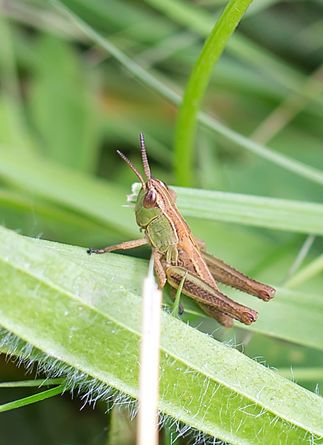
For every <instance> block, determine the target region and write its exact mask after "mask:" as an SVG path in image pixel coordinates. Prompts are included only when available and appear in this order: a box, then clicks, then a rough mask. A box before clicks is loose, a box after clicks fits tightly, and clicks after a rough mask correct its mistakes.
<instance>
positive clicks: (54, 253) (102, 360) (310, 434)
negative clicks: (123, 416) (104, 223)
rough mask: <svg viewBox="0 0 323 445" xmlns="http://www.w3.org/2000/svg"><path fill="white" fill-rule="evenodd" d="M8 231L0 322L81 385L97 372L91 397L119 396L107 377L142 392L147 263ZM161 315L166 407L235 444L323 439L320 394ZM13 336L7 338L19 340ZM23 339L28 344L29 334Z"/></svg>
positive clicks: (127, 390)
mask: <svg viewBox="0 0 323 445" xmlns="http://www.w3.org/2000/svg"><path fill="white" fill-rule="evenodd" d="M0 239H1V243H0V282H1V283H4V282H5V283H6V285H5V286H1V288H2V292H1V294H0V306H1V311H0V324H1V325H2V326H3V327H4V328H5V329H7V330H9V331H11V332H13V333H14V334H16V335H18V336H19V337H21V338H22V339H24V340H25V341H28V342H29V343H30V344H31V345H32V346H33V347H35V348H36V349H34V350H33V351H32V352H31V355H30V356H29V358H30V359H32V357H35V358H36V359H37V360H40V361H41V365H42V369H43V370H46V369H47V371H49V370H51V372H52V373H55V372H56V373H57V372H60V373H64V371H65V373H66V372H67V373H68V375H69V378H70V379H72V378H73V377H72V376H76V381H75V382H74V384H75V383H78V384H81V383H83V384H84V385H85V386H84V388H86V378H87V377H86V375H87V376H89V377H91V378H92V380H90V381H89V382H90V383H89V385H88V387H87V388H88V391H89V388H92V390H93V387H94V388H96V392H95V393H94V394H93V393H91V392H90V393H89V392H88V393H87V395H86V397H87V399H88V400H91V397H92V398H95V399H97V398H98V397H99V396H100V395H102V396H103V395H104V394H108V396H109V397H111V392H110V393H109V392H108V390H107V388H106V385H108V387H110V388H111V391H112V390H116V389H117V390H118V391H121V392H122V393H123V394H126V395H128V396H131V397H137V394H138V351H139V341H140V316H139V314H140V306H141V301H140V300H141V299H140V297H139V294H140V292H139V293H138V289H137V291H135V292H133V289H134V288H135V287H137V288H138V285H139V284H140V287H141V281H142V278H143V276H144V273H145V263H144V262H141V261H138V260H135V259H133V258H125V257H122V256H120V255H113V254H111V255H107V256H106V257H105V258H103V257H89V256H88V255H86V253H85V252H84V251H83V250H81V251H80V250H79V249H77V248H75V247H72V246H63V245H57V244H53V243H46V242H43V241H40V240H29V239H26V238H23V237H21V236H19V235H17V234H15V233H13V232H10V231H8V230H5V229H1V230H0ZM69 256H70V257H73V258H74V259H76V261H74V260H73V261H71V260H70V259H69ZM115 261H117V262H119V266H117V263H116V262H115ZM115 266H117V269H115ZM93 268H94V269H96V270H97V273H93ZM117 270H118V271H117ZM116 272H117V273H116ZM124 273H127V276H128V278H127V279H131V280H132V281H134V282H135V283H136V284H134V283H133V284H132V286H131V287H130V288H129V287H128V286H127V283H124V282H122V279H121V276H122V274H124ZM112 277H114V278H113V279H111V278H112ZM124 285H125V286H124ZM131 289H132V290H131ZM9 296H10V298H9ZM129 307H131V310H129ZM162 315H163V316H162V338H161V367H160V370H161V379H160V385H161V388H160V404H159V407H160V409H161V411H162V412H163V413H164V414H167V415H169V416H171V417H172V418H173V419H176V420H178V421H182V422H185V423H187V424H188V425H189V426H190V427H192V428H196V429H199V430H201V431H203V432H204V433H206V434H210V435H212V436H213V437H217V438H218V439H222V440H224V441H227V442H230V443H232V444H241V443H244V444H246V445H247V444H250V445H252V444H254V440H255V437H257V444H258V445H265V444H266V445H274V444H275V445H276V444H277V443H278V442H279V441H280V442H281V443H282V442H283V443H284V444H285V445H291V444H295V443H297V444H299V445H303V444H304V445H305V444H307V443H308V441H309V440H310V439H312V440H316V443H319V442H320V440H321V436H322V435H323V428H322V419H321V412H322V410H323V401H322V399H321V398H320V397H318V396H317V395H315V394H313V393H310V392H309V391H307V390H305V389H303V388H301V387H299V386H297V385H295V384H294V383H293V382H290V381H288V380H285V379H283V378H282V377H280V376H279V375H278V374H277V373H275V372H273V371H272V370H270V369H267V368H265V367H263V366H262V365H260V364H258V363H256V362H255V361H253V360H250V359H249V358H248V357H246V356H244V355H243V354H241V353H239V352H238V351H237V350H234V349H231V348H228V347H227V346H225V345H223V344H221V343H218V342H217V341H215V340H213V339H212V338H210V337H208V336H206V335H204V334H202V333H200V332H198V331H196V330H194V329H191V328H190V327H189V326H187V325H186V324H185V323H182V322H180V321H178V320H176V319H174V318H173V317H171V316H170V315H168V314H165V313H163V314H162ZM6 338H7V340H5V341H7V343H8V342H9V343H10V339H13V337H6ZM14 345H15V346H14V348H15V349H14V350H15V351H17V347H18V346H17V343H16V342H15V341H14ZM21 348H22V349H20V350H23V349H24V350H25V351H26V348H23V343H22V344H21ZM18 350H19V347H18ZM42 352H43V353H45V354H49V355H50V357H48V356H44V355H43V354H42ZM24 359H25V360H27V357H26V356H25V357H24ZM62 362H63V363H62ZM46 363H48V366H47V368H46ZM68 370H70V371H69V372H68ZM76 371H79V372H81V374H76ZM84 373H85V374H84ZM74 378H75V377H74ZM93 379H94V380H93ZM71 382H72V381H71ZM102 384H104V385H105V386H102ZM95 385H97V386H95ZM118 400H120V396H118V397H117V398H116V399H115V402H116V403H118ZM121 400H122V399H121ZM185 431H187V428H185Z"/></svg>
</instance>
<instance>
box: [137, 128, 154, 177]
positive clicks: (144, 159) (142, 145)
mask: <svg viewBox="0 0 323 445" xmlns="http://www.w3.org/2000/svg"><path fill="white" fill-rule="evenodd" d="M139 141H140V150H141V158H142V163H143V166H144V171H145V175H146V176H147V178H148V179H151V173H150V167H149V162H148V158H147V152H146V147H145V138H144V134H143V133H140V136H139Z"/></svg>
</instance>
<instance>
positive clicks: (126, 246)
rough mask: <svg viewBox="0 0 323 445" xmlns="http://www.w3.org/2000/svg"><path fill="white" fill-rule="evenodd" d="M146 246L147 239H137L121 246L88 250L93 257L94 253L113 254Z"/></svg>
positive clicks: (115, 245)
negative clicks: (117, 251) (116, 251)
mask: <svg viewBox="0 0 323 445" xmlns="http://www.w3.org/2000/svg"><path fill="white" fill-rule="evenodd" d="M145 244H148V241H147V240H146V238H142V239H135V240H132V241H125V242H124V243H120V244H114V245H113V246H107V247H103V248H102V249H92V248H89V249H87V253H88V254H89V255H91V254H92V253H96V254H102V253H107V252H113V251H115V250H128V249H134V248H135V247H140V246H144V245H145Z"/></svg>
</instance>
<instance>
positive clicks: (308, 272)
mask: <svg viewBox="0 0 323 445" xmlns="http://www.w3.org/2000/svg"><path fill="white" fill-rule="evenodd" d="M322 270H323V255H320V256H318V257H317V258H315V260H313V261H311V262H310V263H309V264H307V265H306V266H304V267H303V268H302V269H301V270H299V271H298V272H297V273H295V274H294V275H293V276H292V277H291V278H289V279H288V280H287V281H286V282H285V284H284V285H285V287H287V288H289V289H294V288H295V287H298V286H300V285H301V284H303V283H305V282H306V281H308V280H310V279H311V278H313V277H315V276H316V275H318V274H320V273H322Z"/></svg>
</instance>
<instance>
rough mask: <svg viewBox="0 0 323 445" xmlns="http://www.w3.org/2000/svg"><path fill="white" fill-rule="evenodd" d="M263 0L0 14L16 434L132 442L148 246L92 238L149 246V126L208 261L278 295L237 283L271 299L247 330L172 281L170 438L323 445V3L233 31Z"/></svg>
mask: <svg viewBox="0 0 323 445" xmlns="http://www.w3.org/2000/svg"><path fill="white" fill-rule="evenodd" d="M249 3H250V2H249V1H247V0H241V1H238V0H231V1H230V2H223V1H222V0H221V1H220V0H219V1H216V2H209V1H208V0H199V1H197V2H195V3H192V2H188V1H178V0H163V1H162V0H149V1H146V2H138V1H132V2H130V1H127V0H109V2H107V1H105V0H91V1H90V2H89V1H87V0H61V1H52V2H43V1H40V0H19V1H16V2H12V3H10V2H3V4H2V5H1V6H0V82H1V83H0V215H1V224H2V226H3V227H1V228H0V283H1V286H0V287H1V290H0V352H1V353H2V354H0V429H1V438H0V443H2V442H1V440H3V441H4V442H3V443H13V444H15V443H24V444H26V445H29V444H35V445H38V443H39V444H40V443H44V442H45V443H46V442H47V443H50V444H55V445H56V444H57V445H61V444H62V443H69V444H71V445H78V444H82V445H83V444H100V445H101V444H105V445H108V444H109V445H126V444H127V445H128V444H129V445H131V444H134V443H135V435H134V428H133V422H132V421H131V420H130V419H131V416H132V415H133V413H134V410H135V404H134V403H135V402H134V401H135V399H136V397H137V394H138V351H139V343H140V302H141V286H142V280H143V277H144V276H145V273H146V271H147V259H148V258H149V249H148V248H142V249H138V250H136V251H134V252H130V254H129V255H128V254H127V255H118V254H107V255H104V256H97V257H95V256H91V257H90V256H88V255H87V254H86V249H85V248H86V247H89V246H93V247H95V246H98V247H101V246H104V245H107V244H112V243H116V242H120V241H125V240H128V239H134V238H137V237H139V236H140V233H139V231H138V228H137V226H136V224H135V220H134V216H133V209H131V208H127V207H125V206H124V205H125V204H126V195H127V194H129V193H130V188H131V185H132V184H133V183H134V182H135V180H136V178H135V177H134V175H133V174H132V172H131V171H130V170H129V169H128V168H127V167H126V166H125V165H124V163H123V162H122V161H121V160H120V158H118V156H117V155H116V153H115V150H116V149H117V148H118V149H120V150H122V151H123V152H125V153H126V154H127V155H128V156H129V158H130V159H131V160H132V161H133V162H134V163H135V164H136V165H137V166H138V167H139V166H140V156H139V149H138V136H139V132H140V131H143V132H144V133H145V138H146V144H147V148H148V155H149V158H150V162H151V166H152V170H153V174H154V176H155V177H159V178H161V179H163V180H164V181H166V182H167V183H168V184H170V185H173V186H174V187H175V189H176V193H177V196H178V206H179V208H180V210H181V212H182V213H183V215H184V216H185V218H186V219H187V221H188V222H189V224H190V226H191V228H192V230H193V233H194V234H195V235H196V236H197V237H198V238H201V239H203V240H204V241H205V242H206V244H207V246H208V251H210V252H211V253H213V254H215V255H216V256H218V257H220V258H223V260H224V261H226V262H228V263H230V264H232V265H233V266H234V267H236V268H238V269H239V270H241V271H243V272H245V273H247V274H248V275H251V276H252V277H255V278H257V279H260V280H263V281H265V282H268V283H270V284H272V285H274V286H275V287H276V288H277V290H278V291H277V296H276V298H275V299H274V300H273V301H272V302H270V303H263V302H261V301H258V300H256V299H254V298H253V297H249V296H246V295H243V294H241V293H239V292H235V291H232V290H231V289H227V288H226V289H225V292H226V293H228V294H230V295H231V296H232V297H234V299H237V300H239V301H240V302H242V303H243V304H247V305H249V306H250V307H253V308H255V309H256V310H257V311H259V320H258V321H257V322H256V323H255V324H254V325H253V326H251V327H247V326H242V325H239V324H238V323H237V324H236V325H235V327H234V328H233V329H231V330H225V329H223V328H221V327H219V325H218V324H217V323H216V322H215V321H214V320H211V319H209V318H208V317H206V315H205V314H203V313H202V312H201V311H200V310H199V309H198V307H197V306H196V305H195V304H194V303H193V302H192V301H190V300H188V299H185V298H183V300H182V301H183V304H184V307H185V313H184V315H183V317H182V319H183V320H177V319H176V318H174V317H172V316H171V315H170V314H169V311H170V307H169V301H170V300H169V297H168V293H167V290H166V291H165V298H164V303H165V304H164V306H165V312H164V313H163V317H162V338H161V383H160V410H161V413H162V420H163V422H162V425H163V428H162V431H161V435H160V443H161V444H162V445H166V444H167V445H168V444H171V443H173V444H175V445H179V444H180V445H186V444H188V443H191V442H192V441H193V442H194V440H196V443H203V440H204V439H206V438H209V439H210V441H211V442H210V443H215V442H214V441H213V439H212V438H217V439H219V440H222V441H224V442H226V443H230V444H239V445H240V444H249V445H258V444H259V445H260V444H266V445H267V444H269V445H270V444H278V443H281V444H284V445H285V444H286V445H287V444H303V443H304V444H308V443H316V444H318V443H323V439H322V437H323V423H322V412H323V402H322V398H321V397H320V395H319V390H318V384H320V383H321V382H322V381H323V331H322V325H323V299H322V288H323V286H322V285H323V275H322V269H323V260H322V258H323V256H322V246H323V244H322V240H321V236H322V234H323V203H322V186H323V156H322V142H321V141H322V137H323V128H322V125H321V122H322V115H323V95H322V94H323V83H322V68H321V63H322V57H323V48H322V41H323V40H322V31H321V29H322V27H320V26H319V25H320V23H321V21H320V14H322V4H321V3H320V2H319V1H313V2H311V3H308V2H306V3H305V2H302V1H299V2H284V3H283V2H278V1H275V0H270V1H268V0H264V1H262V0H257V2H254V4H251V6H250V7H249V9H248V10H247V12H246V13H245V16H244V17H243V19H242V23H241V24H240V25H239V27H238V29H237V30H236V31H235V32H234V35H233V36H232V37H230V34H231V33H232V32H233V31H234V28H235V27H236V26H237V24H238V23H239V20H240V18H241V17H242V16H243V15H244V10H245V9H246V8H247V7H248V4H249ZM225 6H227V8H226V9H225V11H226V12H225V13H224V14H223V15H222V18H221V19H219V17H221V14H222V13H223V11H224V8H225ZM217 19H219V20H218V21H217ZM214 25H215V26H214ZM205 39H207V42H208V43H207V44H206V46H204V49H203V50H202V48H203V45H204V40H205ZM223 48H224V52H223V54H221V52H222V50H223ZM219 56H220V57H219ZM217 59H218V60H217ZM215 62H216V64H215V65H214V63H215ZM183 97H184V100H183V102H182V98H183ZM180 107H181V108H180ZM179 108H180V109H181V111H180V113H177V110H178V109H179ZM183 185H186V186H189V187H190V188H183V187H182V186H183ZM183 321H184V322H183ZM185 322H188V323H189V325H190V326H188V325H187V323H185ZM200 331H202V332H200ZM205 333H206V334H208V335H205ZM212 337H213V338H212ZM5 354H10V355H11V357H12V358H13V360H14V362H15V363H16V365H18V364H23V365H24V366H21V367H20V368H19V367H18V366H16V365H15V364H13V363H9V362H7V361H6V360H5V357H6V356H5ZM269 368H272V369H269ZM25 369H27V370H29V371H31V372H32V374H31V376H30V380H28V381H27V382H26V378H28V377H27V376H26V375H25V371H24V370H25ZM36 370H38V372H36ZM36 375H37V379H40V380H36V381H34V378H35V377H36ZM45 377H46V378H48V380H45V381H43V378H45ZM39 385H41V386H40V388H38V386H39ZM62 393H65V395H64V396H63V397H59V396H58V394H62ZM71 393H73V394H74V398H73V399H74V400H73V401H71ZM45 399H48V400H45ZM40 401H42V402H41V403H36V402H40ZM95 403H97V406H96V409H95V410H92V409H89V408H88V407H87V405H88V404H95ZM27 405H28V406H27ZM83 405H85V409H84V411H81V412H80V411H79V408H80V407H82V406H83ZM123 405H126V406H127V410H123V409H121V407H122V406H123ZM107 406H108V408H109V410H108V413H107V414H106V409H107ZM15 408H19V409H15ZM4 411H6V412H4ZM67 419H68V424H67V425H66V423H64V422H67ZM17 422H18V423H19V425H20V428H19V429H18V428H15V425H16V424H17Z"/></svg>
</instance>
